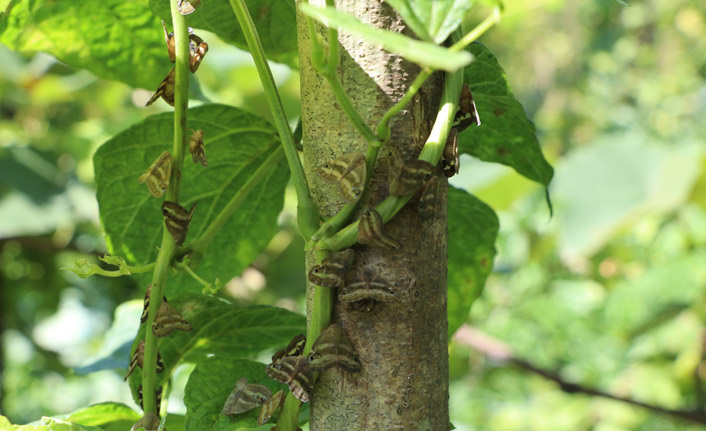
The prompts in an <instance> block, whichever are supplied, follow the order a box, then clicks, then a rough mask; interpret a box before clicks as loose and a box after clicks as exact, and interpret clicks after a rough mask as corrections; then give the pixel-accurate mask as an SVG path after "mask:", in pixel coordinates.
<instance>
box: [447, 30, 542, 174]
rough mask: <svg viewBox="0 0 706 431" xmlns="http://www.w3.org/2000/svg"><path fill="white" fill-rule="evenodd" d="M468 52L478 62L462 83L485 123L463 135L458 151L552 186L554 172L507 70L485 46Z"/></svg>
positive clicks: (476, 47) (474, 63) (467, 130)
mask: <svg viewBox="0 0 706 431" xmlns="http://www.w3.org/2000/svg"><path fill="white" fill-rule="evenodd" d="M467 51H469V52H470V53H471V54H473V56H474V57H475V60H474V61H473V63H471V64H470V65H469V66H468V67H466V68H465V69H464V71H463V82H464V83H466V84H468V85H469V87H470V88H471V93H473V100H475V102H476V107H477V109H478V114H479V116H480V120H481V123H482V124H481V126H480V127H476V126H474V125H471V126H470V127H468V128H467V129H466V130H465V131H463V132H461V134H460V135H459V150H460V151H461V152H462V153H466V154H470V155H472V156H475V157H477V158H479V159H481V160H484V161H487V162H495V163H502V164H503V165H507V166H511V167H512V168H514V169H515V170H516V171H517V172H518V173H520V174H521V175H524V176H525V177H527V178H529V179H531V180H533V181H537V182H538V183H541V184H543V185H545V186H547V185H549V182H550V181H551V179H552V177H553V176H554V169H552V167H551V166H550V165H549V163H547V161H546V160H545V159H544V156H543V155H542V150H541V148H540V146H539V141H538V140H537V136H536V134H535V127H534V124H532V122H530V121H529V119H527V116H526V115H525V111H524V109H523V108H522V105H521V104H520V102H518V101H517V99H515V95H514V94H512V90H511V89H510V85H509V84H508V82H507V77H506V76H505V71H504V70H503V68H502V67H501V66H500V64H499V63H498V60H497V59H496V58H495V56H494V55H493V54H492V53H491V52H490V50H488V48H486V47H485V45H482V44H480V43H472V44H471V45H470V46H469V47H468V48H467Z"/></svg>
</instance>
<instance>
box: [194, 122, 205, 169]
mask: <svg viewBox="0 0 706 431" xmlns="http://www.w3.org/2000/svg"><path fill="white" fill-rule="evenodd" d="M189 152H190V153H191V160H192V161H193V162H194V163H201V166H204V167H205V166H208V162H207V161H206V150H205V149H204V144H203V130H196V131H195V132H194V133H192V134H191V138H189Z"/></svg>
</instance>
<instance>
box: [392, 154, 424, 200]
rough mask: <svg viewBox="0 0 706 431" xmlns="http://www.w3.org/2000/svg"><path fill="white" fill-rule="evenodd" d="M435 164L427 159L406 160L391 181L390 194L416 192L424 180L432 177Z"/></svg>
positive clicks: (397, 194) (398, 194)
mask: <svg viewBox="0 0 706 431" xmlns="http://www.w3.org/2000/svg"><path fill="white" fill-rule="evenodd" d="M433 172H434V166H433V165H432V164H431V163H429V162H427V161H426V160H421V159H413V160H410V161H408V162H405V163H404V164H403V165H402V167H401V168H400V169H399V171H398V172H397V173H396V174H395V175H393V177H392V180H391V181H390V194H391V195H392V196H404V195H408V194H410V193H414V192H416V191H417V190H419V188H420V187H421V186H422V183H423V182H424V181H427V180H428V179H429V178H431V176H432V174H433Z"/></svg>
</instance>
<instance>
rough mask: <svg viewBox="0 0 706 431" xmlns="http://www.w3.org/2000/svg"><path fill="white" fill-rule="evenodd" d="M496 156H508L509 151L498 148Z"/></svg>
mask: <svg viewBox="0 0 706 431" xmlns="http://www.w3.org/2000/svg"><path fill="white" fill-rule="evenodd" d="M498 154H499V155H501V156H503V157H505V156H507V155H508V154H510V150H508V149H507V148H503V147H500V148H498Z"/></svg>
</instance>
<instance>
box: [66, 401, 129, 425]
mask: <svg viewBox="0 0 706 431" xmlns="http://www.w3.org/2000/svg"><path fill="white" fill-rule="evenodd" d="M140 418H141V415H140V414H139V413H138V412H136V411H134V410H133V409H131V408H130V407H128V406H126V405H125V404H121V403H100V404H94V405H91V406H88V407H84V408H82V409H79V410H76V411H75V412H73V413H71V414H69V415H68V416H67V417H66V418H65V419H66V420H67V421H71V422H75V423H79V424H82V425H88V426H100V427H101V428H102V429H103V430H104V431H121V430H127V429H130V427H132V425H133V424H134V423H135V422H137V421H139V420H140Z"/></svg>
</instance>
